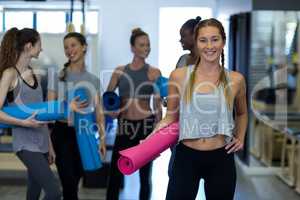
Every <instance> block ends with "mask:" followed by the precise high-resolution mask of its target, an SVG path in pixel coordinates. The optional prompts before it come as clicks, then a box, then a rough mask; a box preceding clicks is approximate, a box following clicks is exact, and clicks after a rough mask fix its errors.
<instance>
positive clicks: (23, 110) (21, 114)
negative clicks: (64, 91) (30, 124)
mask: <svg viewBox="0 0 300 200" xmlns="http://www.w3.org/2000/svg"><path fill="white" fill-rule="evenodd" d="M65 109H66V103H65V102H63V101H48V102H41V103H32V104H26V105H16V106H7V107H4V108H3V109H2V111H3V112H5V113H7V114H8V115H10V116H12V117H15V118H19V119H26V118H28V117H30V116H31V115H32V114H33V113H34V112H37V115H36V117H35V118H36V119H37V120H39V121H54V120H62V119H65V118H66V117H67V116H66V114H65V113H67V112H65V111H66V110H65ZM11 127H13V125H10V124H4V123H0V128H11Z"/></svg>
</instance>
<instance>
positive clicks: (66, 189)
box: [48, 32, 106, 200]
mask: <svg viewBox="0 0 300 200" xmlns="http://www.w3.org/2000/svg"><path fill="white" fill-rule="evenodd" d="M64 51H65V55H66V57H67V58H68V62H67V63H66V64H65V65H64V68H63V69H62V70H61V71H60V73H59V75H58V76H57V75H55V74H54V75H55V76H54V78H53V79H52V80H49V84H48V100H55V99H61V100H66V99H67V98H69V96H68V92H70V91H74V90H75V89H76V88H82V87H84V88H86V89H87V91H88V96H89V98H88V99H89V101H88V102H87V101H83V102H78V105H77V103H76V101H74V100H73V101H72V103H71V108H72V109H73V110H75V111H76V110H77V111H80V109H81V108H83V107H86V106H91V108H92V109H95V111H96V121H97V126H98V127H99V134H100V145H99V153H100V155H101V157H102V158H104V157H105V154H106V145H105V132H104V116H103V109H102V104H101V100H100V80H99V78H97V77H96V76H95V75H93V74H91V73H89V72H87V71H86V66H85V61H84V60H85V54H86V51H87V42H86V39H85V37H84V36H83V35H82V34H80V33H76V32H71V33H68V34H67V35H66V36H65V37H64ZM51 139H52V142H53V147H54V150H55V153H56V161H55V164H56V167H57V170H58V174H59V177H60V181H61V184H62V188H63V197H64V200H76V199H78V184H79V180H80V178H81V177H82V175H83V167H82V163H81V159H80V154H79V150H78V144H77V139H76V132H75V129H74V127H73V126H72V125H70V124H68V122H67V121H56V123H55V125H54V127H53V130H52V133H51Z"/></svg>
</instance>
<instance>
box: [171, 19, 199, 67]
mask: <svg viewBox="0 0 300 200" xmlns="http://www.w3.org/2000/svg"><path fill="white" fill-rule="evenodd" d="M200 20H201V17H199V16H198V17H196V18H195V19H189V20H187V21H186V22H185V23H184V24H183V25H182V26H181V28H180V43H181V45H182V49H183V50H189V51H190V53H188V54H183V55H182V56H181V57H180V58H179V60H178V61H177V64H176V68H179V67H184V66H188V65H192V64H195V62H196V60H197V56H198V54H197V48H196V46H195V41H194V29H195V27H196V25H197V24H198V23H199V22H200Z"/></svg>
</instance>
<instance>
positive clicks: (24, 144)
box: [0, 28, 61, 200]
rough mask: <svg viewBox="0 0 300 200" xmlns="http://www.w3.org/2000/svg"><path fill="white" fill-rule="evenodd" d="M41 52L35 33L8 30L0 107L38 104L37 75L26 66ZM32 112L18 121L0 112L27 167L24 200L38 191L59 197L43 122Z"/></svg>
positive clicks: (50, 199)
mask: <svg viewBox="0 0 300 200" xmlns="http://www.w3.org/2000/svg"><path fill="white" fill-rule="evenodd" d="M41 51H42V48H41V39H40V35H39V33H38V32H37V31H36V30H34V29H29V28H24V29H21V30H18V29H17V28H12V29H10V30H8V31H7V32H6V33H5V34H4V36H3V39H2V42H1V47H0V107H1V108H2V107H3V105H4V103H5V101H6V102H7V104H8V105H15V106H16V105H20V104H22V105H23V104H29V103H39V102H42V101H43V93H42V88H41V84H40V77H39V76H37V75H36V74H35V73H34V72H33V69H32V68H31V67H30V66H29V64H30V61H31V59H32V58H38V56H39V53H40V52H41ZM35 115H36V114H33V115H32V116H30V117H29V118H27V119H25V120H20V119H17V118H14V117H12V116H9V115H7V114H5V113H4V112H2V111H0V121H1V122H2V123H6V124H12V125H14V127H13V128H12V135H13V141H12V143H13V150H14V152H16V154H17V156H18V158H19V159H20V160H21V161H22V163H23V164H24V165H25V166H26V168H27V174H28V184H27V195H26V199H27V200H38V199H39V197H40V194H41V190H43V191H44V193H45V197H44V199H46V200H58V199H60V197H61V192H60V189H59V184H58V181H57V180H56V179H55V176H54V174H53V173H52V171H51V169H50V166H49V164H52V163H53V161H54V158H55V154H54V152H53V150H52V145H51V141H50V138H49V130H48V127H47V125H46V124H45V122H40V121H37V120H35Z"/></svg>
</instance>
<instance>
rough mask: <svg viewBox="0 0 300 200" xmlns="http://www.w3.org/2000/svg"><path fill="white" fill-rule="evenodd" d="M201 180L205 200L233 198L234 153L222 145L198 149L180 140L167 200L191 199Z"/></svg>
mask: <svg viewBox="0 0 300 200" xmlns="http://www.w3.org/2000/svg"><path fill="white" fill-rule="evenodd" d="M201 178H203V179H204V190H205V196H206V200H232V199H233V197H234V191H235V186H236V170H235V163H234V156H233V154H232V153H231V154H227V152H226V150H225V148H224V147H223V148H219V149H216V150H211V151H199V150H195V149H192V148H190V147H187V146H186V145H184V144H182V143H179V144H178V145H177V146H176V154H175V160H174V165H173V169H172V172H171V177H170V180H169V185H168V191H167V197H166V200H182V199H185V200H194V199H195V198H196V196H197V192H198V188H199V181H200V179H201Z"/></svg>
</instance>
